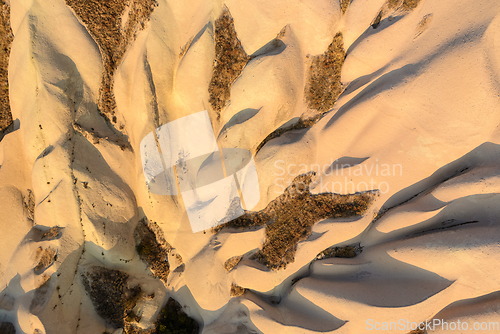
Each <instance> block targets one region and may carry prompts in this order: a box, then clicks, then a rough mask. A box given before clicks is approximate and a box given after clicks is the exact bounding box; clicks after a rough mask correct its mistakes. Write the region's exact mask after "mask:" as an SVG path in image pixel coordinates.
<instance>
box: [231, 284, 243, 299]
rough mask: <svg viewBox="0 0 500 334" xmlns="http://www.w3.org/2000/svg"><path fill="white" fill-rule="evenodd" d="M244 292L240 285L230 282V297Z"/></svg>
mask: <svg viewBox="0 0 500 334" xmlns="http://www.w3.org/2000/svg"><path fill="white" fill-rule="evenodd" d="M244 293H245V288H242V287H241V286H239V285H236V284H234V283H233V284H231V292H230V294H231V296H232V297H239V296H243V294H244Z"/></svg>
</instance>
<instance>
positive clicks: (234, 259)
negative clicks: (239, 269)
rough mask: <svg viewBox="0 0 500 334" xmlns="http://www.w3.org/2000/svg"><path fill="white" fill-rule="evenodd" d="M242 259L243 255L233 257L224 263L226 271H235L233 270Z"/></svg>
mask: <svg viewBox="0 0 500 334" xmlns="http://www.w3.org/2000/svg"><path fill="white" fill-rule="evenodd" d="M241 259H242V256H241V255H238V256H233V257H232V258H230V259H228V260H227V261H226V262H225V263H224V269H226V271H228V272H229V271H231V270H233V268H234V267H236V266H237V265H238V263H240V261H241Z"/></svg>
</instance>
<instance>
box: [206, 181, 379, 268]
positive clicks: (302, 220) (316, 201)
mask: <svg viewBox="0 0 500 334" xmlns="http://www.w3.org/2000/svg"><path fill="white" fill-rule="evenodd" d="M313 175H314V173H312V172H311V173H309V174H305V175H300V176H298V177H296V178H295V179H294V181H293V182H292V184H291V185H290V186H288V187H287V188H286V189H285V191H284V193H283V194H282V195H281V196H279V197H278V198H276V199H275V200H273V201H272V202H271V203H269V205H268V206H267V207H266V208H265V209H263V210H261V211H258V212H246V213H245V214H244V215H243V216H241V217H238V218H236V219H234V220H232V221H230V222H228V223H226V224H222V225H220V226H217V227H216V228H214V232H218V231H220V230H222V229H224V228H240V229H246V228H251V227H255V226H259V225H266V231H265V241H264V244H263V245H262V249H261V250H259V251H258V252H257V253H256V254H254V256H253V258H254V259H256V260H257V261H259V262H261V263H263V264H265V265H266V266H268V267H269V268H271V269H281V268H284V267H286V265H287V264H288V263H290V262H293V260H294V257H295V251H296V248H297V244H298V243H299V242H300V241H303V240H305V239H307V237H308V236H309V235H310V234H311V228H312V226H313V225H314V224H315V223H317V222H319V221H321V220H323V219H326V218H341V217H353V216H359V215H362V214H363V213H364V212H365V211H366V210H367V209H368V207H369V205H370V204H371V202H372V201H373V199H374V197H375V195H376V192H374V191H368V192H362V193H355V194H350V195H338V194H332V193H322V194H311V193H310V190H309V186H310V183H311V182H312V176H313Z"/></svg>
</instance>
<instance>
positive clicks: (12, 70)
mask: <svg viewBox="0 0 500 334" xmlns="http://www.w3.org/2000/svg"><path fill="white" fill-rule="evenodd" d="M134 3H135V2H134ZM342 4H343V6H344V7H343V8H345V5H346V3H345V2H344V1H342ZM129 5H130V4H129ZM10 7H11V18H10V19H11V26H12V31H13V34H14V36H15V38H14V41H13V44H12V50H11V54H10V62H9V94H10V104H11V111H12V117H13V119H18V121H19V122H18V124H17V125H16V126H14V127H13V129H12V130H13V131H12V132H10V133H8V134H7V135H5V137H4V138H3V139H2V141H1V143H0V152H1V154H0V165H1V168H0V185H1V188H0V203H2V205H3V208H4V210H3V211H2V212H3V218H2V234H1V242H0V245H1V246H0V247H1V250H2V251H1V252H0V283H1V285H0V323H1V324H0V328H2V330H3V329H4V328H12V327H14V328H15V330H16V332H18V333H34V332H35V333H102V332H108V333H121V331H122V328H124V330H125V332H129V333H148V332H154V330H155V328H156V327H158V330H164V331H166V330H167V328H166V327H161V326H165V324H166V323H171V324H172V323H174V322H172V321H171V320H165V319H172V318H169V317H172V315H178V316H177V317H176V319H180V318H182V319H189V318H191V319H192V320H186V321H187V322H184V323H187V324H189V325H190V326H192V327H189V328H190V329H189V330H194V331H195V332H196V324H195V322H196V323H198V324H199V327H200V328H201V330H202V332H203V333H240V332H244V333H271V332H276V333H317V332H332V333H363V332H365V331H366V330H367V329H366V326H367V320H369V319H372V320H373V321H374V322H375V321H378V322H398V321H399V320H400V319H403V320H405V321H406V320H409V321H410V322H418V321H423V320H424V319H427V320H430V319H432V318H433V317H434V318H436V319H445V320H448V321H456V320H457V319H459V320H460V321H461V322H464V321H466V322H468V323H469V324H470V326H472V324H473V322H474V321H486V322H488V321H496V320H495V319H496V318H498V312H499V311H498V309H499V308H498V305H499V304H498V303H499V300H498V290H499V286H500V282H499V279H498V273H497V272H496V269H495V266H494V265H493V264H494V263H496V260H497V259H498V255H499V254H498V250H499V249H498V235H499V234H498V231H497V225H498V224H497V223H498V217H499V216H500V212H499V209H498V208H499V207H500V206H499V200H500V197H499V195H498V194H499V189H500V186H499V185H500V182H499V177H498V175H499V172H498V166H499V163H500V149H499V146H498V145H499V144H500V134H499V130H498V125H499V123H500V116H499V115H498V113H496V112H495V111H496V110H498V107H499V102H500V100H499V94H500V92H499V84H498V83H499V82H500V79H499V75H500V57H499V54H500V53H499V52H498V48H499V46H498V40H499V36H500V15H499V13H500V8H499V5H498V4H496V3H495V2H492V1H479V2H478V1H469V0H464V1H459V2H457V1H451V0H450V1H433V0H422V1H420V2H419V3H418V4H417V2H415V1H409V0H405V1H389V2H388V3H386V2H385V1H383V0H375V1H365V0H353V1H352V2H351V3H350V4H349V6H348V8H347V10H346V11H345V13H344V14H343V13H342V9H341V4H340V3H337V2H330V1H308V2H275V3H272V4H271V3H268V2H263V1H256V2H255V1H254V2H252V3H242V2H240V1H227V2H225V3H224V4H213V3H211V2H206V1H192V2H191V3H190V5H189V6H186V5H184V4H181V3H179V2H175V1H170V2H169V1H158V6H157V7H155V8H154V10H153V12H152V13H151V16H150V20H149V22H147V23H146V24H145V26H144V29H138V30H137V31H136V36H135V38H132V41H131V42H130V43H129V44H127V45H128V49H126V51H124V54H123V56H122V57H121V58H120V59H121V61H119V64H118V65H117V66H116V70H113V71H112V73H113V74H114V77H113V80H114V81H113V82H112V83H111V82H108V81H106V80H108V79H109V78H108V79H106V73H108V72H106V68H105V67H106V66H108V65H109V61H110V60H109V59H107V60H106V57H105V56H103V47H102V46H101V45H100V44H99V43H101V42H99V38H95V40H97V41H95V40H94V38H93V37H92V36H93V34H94V33H89V31H94V30H95V29H90V28H88V27H86V26H85V24H88V23H85V20H82V19H81V17H79V16H77V15H76V14H75V11H74V10H72V9H71V8H70V7H69V6H68V5H67V4H66V3H65V2H64V1H62V0H44V1H43V2H41V1H38V0H20V1H15V2H14V1H12V2H11V4H10ZM127 8H130V6H129V7H127ZM221 15H222V16H221ZM224 15H226V16H224ZM221 17H223V18H224V17H225V19H224V20H220V21H217V20H218V19H219V18H221ZM229 17H230V18H231V19H229ZM124 22H125V21H124ZM221 22H223V23H224V24H225V25H226V26H224V27H223V28H224V29H230V30H231V29H234V31H233V30H231V36H233V37H231V38H233V40H231V43H233V42H234V38H235V37H237V38H238V40H239V44H238V43H236V42H234V44H233V46H235V45H236V46H237V47H236V49H235V50H236V51H235V52H240V53H239V54H240V55H242V54H243V53H241V52H244V54H245V55H244V56H242V57H243V58H244V59H246V60H247V62H246V63H245V65H244V66H240V65H238V71H236V72H235V73H233V74H234V75H231V73H229V74H228V75H223V76H221V77H220V78H222V79H223V80H226V81H227V82H226V83H225V85H222V86H221V87H222V88H223V89H225V88H224V87H229V88H230V91H229V92H227V91H224V93H223V94H225V95H224V99H221V100H220V101H222V102H221V103H219V104H217V108H215V109H214V108H212V107H211V102H210V101H211V96H210V94H213V92H217V90H213V89H209V87H210V85H211V82H212V83H213V82H221V81H217V80H214V79H213V78H214V76H216V75H217V74H218V72H217V70H216V69H217V68H218V67H217V66H214V60H216V59H226V60H228V59H231V56H230V55H226V56H225V57H219V56H220V55H218V54H216V52H218V51H217V50H218V49H217V48H216V45H215V43H216V41H217V40H218V39H217V35H216V34H217V33H218V32H217V31H224V29H222V30H220V29H219V30H217V28H218V27H219V28H220V26H218V24H221ZM94 28H95V27H94ZM122 28H123V27H122ZM123 29H125V30H126V29H129V28H127V26H126V25H124V28H123ZM130 29H131V28H130ZM339 33H340V34H339ZM129 34H132V33H131V32H130V31H129ZM94 37H95V36H94ZM340 37H341V40H340ZM335 41H338V42H337V43H335V44H334V43H333V42H335ZM120 45H121V46H120V47H123V50H125V47H124V46H123V45H122V44H120ZM238 50H240V51H238ZM328 50H342V52H344V51H345V55H346V56H345V61H344V62H343V65H342V68H341V73H340V78H341V81H342V94H341V95H340V96H337V95H338V93H335V92H336V91H338V86H336V85H335V83H336V81H332V82H331V83H330V88H328V87H326V88H325V86H326V85H316V86H315V85H314V80H313V81H311V80H310V78H311V77H316V78H317V77H318V76H315V74H314V73H318V72H317V71H316V72H315V70H317V66H324V67H326V68H327V69H326V70H325V71H324V72H321V71H320V72H319V73H320V74H321V75H323V74H325V75H326V77H328V75H330V76H331V77H332V78H333V77H336V75H338V73H336V72H335V71H338V70H339V67H340V63H342V62H340V63H339V62H338V61H337V62H336V63H335V64H339V65H332V70H331V71H330V70H328V68H329V64H330V63H329V61H330V60H332V61H333V59H335V57H331V58H329V56H328V52H327V51H328ZM339 52H340V51H339ZM318 57H319V58H318ZM321 57H323V58H321ZM341 58H342V57H341ZM315 59H316V60H318V59H319V60H318V61H315ZM228 61H229V60H228ZM240 67H242V69H241V68H240ZM311 67H312V68H311ZM219 68H222V69H224V71H229V72H230V71H231V70H232V68H231V66H221V67H219ZM240 72H241V73H240ZM103 73H104V74H103ZM226 74H227V73H226ZM326 77H325V78H326ZM103 78H105V79H103ZM328 78H330V77H328ZM222 79H221V80H222ZM326 81H327V80H326V79H325V82H326ZM103 83H104V86H103ZM226 84H227V85H226ZM106 85H108V86H106ZM223 86H224V87H223ZM103 87H110V90H111V91H112V93H113V95H114V96H113V97H114V100H115V101H116V108H115V109H113V108H111V109H110V110H113V112H111V111H109V110H108V111H106V110H104V112H105V114H102V113H101V112H100V111H103V110H100V109H99V108H98V106H99V104H100V103H101V104H102V103H105V102H103V101H104V100H105V98H108V97H109V96H108V95H106V94H104V95H105V98H103V95H102V89H103ZM306 87H308V88H307V89H306ZM310 87H313V88H314V87H316V89H318V90H320V91H314V93H315V94H317V95H313V97H314V96H316V97H315V100H314V101H320V102H318V103H320V104H321V103H325V105H328V106H331V105H333V107H328V108H325V110H324V109H322V108H321V106H320V105H318V107H316V106H315V104H311V103H310V101H311V95H310V94H311V90H310V89H309V88H310ZM100 91H101V93H100ZM320 93H321V94H320ZM328 94H330V95H328ZM318 96H319V97H318ZM103 99H104V100H103ZM333 101H336V102H335V104H333ZM329 103H331V104H329ZM202 110H208V113H209V116H210V119H211V121H212V126H213V130H214V133H215V136H216V138H217V143H218V146H219V147H220V148H222V149H224V148H235V147H237V148H242V149H246V150H249V151H251V152H252V154H253V155H254V160H255V164H256V167H257V174H258V178H259V189H260V202H259V203H258V204H257V206H256V207H255V208H253V209H252V212H248V213H247V214H246V215H245V216H242V217H241V219H240V221H233V225H231V224H228V225H226V226H221V228H219V229H216V230H207V231H204V232H198V233H192V231H191V228H190V224H189V220H188V217H187V214H186V211H185V208H184V204H183V201H182V198H181V197H180V196H162V195H157V194H154V193H151V192H148V189H147V186H146V182H145V178H144V174H143V170H142V162H141V156H140V143H141V140H142V139H143V138H144V136H146V135H147V134H148V133H151V132H152V131H154V130H155V129H156V128H158V127H159V126H161V125H163V124H166V123H168V122H170V121H173V120H176V119H179V118H181V117H183V116H187V115H190V114H193V113H196V112H199V111H202ZM106 112H108V113H107V114H106ZM113 116H114V117H116V120H114V119H113ZM186 131H189V129H186ZM273 133H274V134H273ZM270 134H273V135H270ZM192 135H193V137H196V134H195V133H193V134H192ZM311 172H313V173H311ZM307 178H309V179H307ZM305 179H307V180H308V181H307V182H306V181H304V180H305ZM297 182H303V183H302V185H307V187H308V191H310V193H309V192H307V193H306V194H307V196H302V197H301V196H300V195H297V196H296V197H294V196H295V195H294V194H293V193H290V191H291V190H292V189H294V191H299V190H300V189H301V188H300V187H301V186H300V185H299V183H297ZM371 190H374V191H376V192H366V191H371ZM331 192H336V193H339V194H349V193H355V192H359V193H358V195H359V194H365V195H366V194H373V198H372V197H370V198H371V199H370V200H369V201H367V205H366V207H365V206H364V205H361V207H362V208H363V209H362V210H361V209H360V210H353V211H356V212H355V214H353V215H341V214H340V213H341V212H345V210H349V208H347V207H346V205H347V204H345V203H340V204H339V207H336V206H335V203H337V204H338V202H335V201H338V199H339V198H341V197H338V195H337V197H332V200H330V201H326V200H325V196H326V195H330V193H331ZM296 203H297V204H296ZM342 205H343V206H342ZM351 209H352V208H351ZM329 210H330V211H332V213H331V215H330V214H329V212H330V211H329ZM301 213H307V215H306V214H304V215H301ZM327 213H328V214H327ZM325 217H326V218H325ZM273 223H278V224H283V225H282V226H284V227H287V228H288V227H290V228H295V227H297V226H298V227H297V229H296V230H292V232H293V231H300V233H302V234H301V235H300V237H297V238H295V236H294V238H293V242H294V243H295V242H297V244H296V245H295V244H291V245H286V247H285V248H278V247H277V248H276V249H280V252H282V253H279V252H278V253H272V252H273V251H274V249H271V251H270V252H268V253H266V252H267V250H268V249H269V247H270V246H269V245H276V240H279V237H280V233H279V232H280V229H276V228H274V229H273V225H272V224H273ZM238 224H239V225H238ZM241 224H243V225H241ZM274 226H279V225H274ZM299 227H300V228H299ZM284 235H285V234H284ZM283 242H284V243H287V242H290V238H288V240H284V241H283ZM278 244H279V242H278ZM345 246H348V247H345ZM335 247H337V248H335ZM259 254H261V255H259ZM262 254H264V255H262ZM269 254H274V256H275V255H276V254H279V256H282V257H283V261H282V262H279V265H276V266H273V265H270V262H269V259H272V258H273V257H272V256H268V255H269ZM259 256H261V257H260V258H259ZM262 256H264V260H262ZM266 256H268V257H267V259H268V260H267V262H266V260H265V258H266ZM259 259H260V260H259ZM165 305H166V306H165ZM163 306H165V308H163ZM162 308H163V310H164V311H162ZM181 310H182V311H181ZM183 317H184V318H183ZM158 319H159V320H158ZM162 319H163V321H164V322H163V323H161V321H162ZM160 323H161V324H160ZM10 324H12V325H10ZM172 326H174V325H172ZM175 326H177V325H175ZM5 330H7V329H5ZM9 330H10V329H9ZM169 330H172V329H169ZM393 332H394V333H408V332H410V329H408V328H403V329H397V330H395V331H393ZM436 332H439V331H436Z"/></svg>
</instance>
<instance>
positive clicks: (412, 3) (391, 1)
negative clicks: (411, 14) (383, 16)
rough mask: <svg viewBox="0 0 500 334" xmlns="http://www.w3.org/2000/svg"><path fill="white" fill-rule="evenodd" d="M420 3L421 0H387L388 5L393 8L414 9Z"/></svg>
mask: <svg viewBox="0 0 500 334" xmlns="http://www.w3.org/2000/svg"><path fill="white" fill-rule="evenodd" d="M419 3H420V0H387V6H388V7H389V8H391V9H397V8H401V9H404V10H413V9H415V8H417V6H418V4H419Z"/></svg>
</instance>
